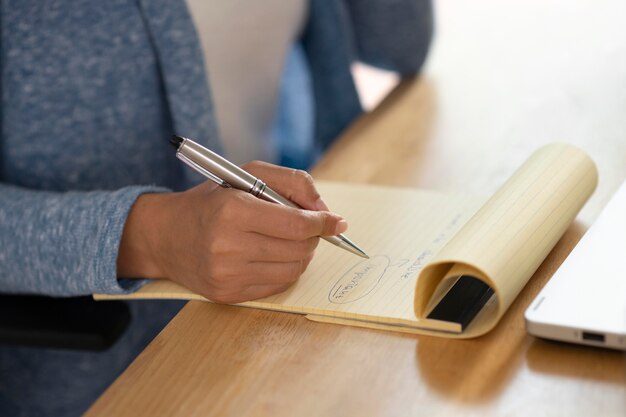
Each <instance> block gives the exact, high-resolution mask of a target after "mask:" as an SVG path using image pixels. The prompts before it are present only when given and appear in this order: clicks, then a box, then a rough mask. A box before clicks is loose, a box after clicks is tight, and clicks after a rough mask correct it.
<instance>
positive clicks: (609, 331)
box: [525, 182, 626, 350]
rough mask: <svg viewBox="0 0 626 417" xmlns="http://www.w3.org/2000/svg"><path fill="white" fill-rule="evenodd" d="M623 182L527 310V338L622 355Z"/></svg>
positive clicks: (625, 342) (625, 316)
mask: <svg viewBox="0 0 626 417" xmlns="http://www.w3.org/2000/svg"><path fill="white" fill-rule="evenodd" d="M625 256H626V182H624V183H623V184H622V186H621V187H620V188H619V190H618V191H617V193H615V195H614V196H613V197H612V198H611V201H610V202H609V204H608V205H607V206H606V207H605V208H604V210H603V211H602V213H601V214H600V216H598V218H597V220H596V221H595V223H594V224H593V225H592V226H591V228H590V229H589V230H588V231H587V233H586V234H585V235H584V236H583V238H582V239H581V240H580V242H578V244H577V245H576V247H575V248H574V250H572V252H571V253H570V255H569V256H568V258H567V259H566V260H565V262H563V264H562V265H561V267H560V268H559V269H558V271H557V272H556V273H555V274H554V276H553V277H552V278H551V279H550V281H549V282H548V283H547V284H546V286H545V287H544V288H543V289H542V290H541V292H540V293H539V294H538V295H537V297H536V298H535V300H534V301H533V302H532V303H531V304H530V306H529V307H528V309H527V310H526V314H525V318H526V328H527V330H528V332H529V333H530V334H533V335H535V336H539V337H545V338H548V339H555V340H562V341H566V342H574V343H580V344H585V345H591V346H600V347H609V348H614V349H622V350H626V272H625V271H624V267H623V265H622V260H623V259H624V257H625Z"/></svg>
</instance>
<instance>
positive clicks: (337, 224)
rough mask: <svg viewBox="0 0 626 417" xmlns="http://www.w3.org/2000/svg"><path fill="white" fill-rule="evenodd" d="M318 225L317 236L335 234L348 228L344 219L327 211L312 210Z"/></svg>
mask: <svg viewBox="0 0 626 417" xmlns="http://www.w3.org/2000/svg"><path fill="white" fill-rule="evenodd" d="M311 213H312V215H313V216H314V217H315V219H316V223H317V227H318V231H319V232H318V236H336V235H338V234H340V233H343V232H345V231H346V230H347V229H348V222H347V221H346V219H344V218H343V217H341V216H340V215H338V214H335V213H331V212H329V211H312V212H311Z"/></svg>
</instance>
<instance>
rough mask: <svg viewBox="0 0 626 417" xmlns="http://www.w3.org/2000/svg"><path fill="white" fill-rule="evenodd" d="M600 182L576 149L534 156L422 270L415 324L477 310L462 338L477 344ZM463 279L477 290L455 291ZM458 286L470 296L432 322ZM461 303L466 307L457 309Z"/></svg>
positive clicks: (555, 148) (561, 147) (557, 148)
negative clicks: (478, 339)
mask: <svg viewBox="0 0 626 417" xmlns="http://www.w3.org/2000/svg"><path fill="white" fill-rule="evenodd" d="M597 181H598V174H597V170H596V167H595V165H594V163H593V161H592V160H591V159H590V158H589V157H588V156H587V155H586V154H585V153H584V152H583V151H581V150H580V149H578V148H576V147H574V146H571V145H567V144H552V145H548V146H545V147H543V148H541V149H539V150H538V151H537V152H535V153H534V154H533V155H532V156H531V157H530V158H529V159H528V160H527V161H526V162H525V163H524V164H523V165H522V166H521V167H520V168H519V169H518V170H517V171H516V172H515V174H513V176H512V177H511V178H510V179H509V180H508V181H507V182H506V183H505V184H504V185H503V186H502V187H501V188H500V189H499V190H498V191H497V192H496V193H495V194H494V195H493V196H492V197H491V198H490V199H489V200H488V201H487V202H486V203H485V204H484V205H483V206H482V207H481V208H480V210H478V211H477V212H476V213H475V214H474V216H473V217H472V218H471V219H470V220H469V221H468V222H467V223H466V224H465V225H464V226H463V227H462V228H461V229H460V230H459V231H458V232H457V233H456V235H455V236H454V237H452V238H451V239H450V241H448V243H447V244H446V245H445V246H444V247H443V248H442V249H441V250H440V251H439V252H438V253H437V254H436V255H435V256H434V257H433V258H432V259H431V260H430V262H429V263H428V264H427V265H426V266H425V267H424V268H423V269H422V271H421V273H420V274H419V277H418V279H417V285H416V290H415V302H414V307H415V315H416V317H417V318H418V319H420V320H437V317H445V314H446V310H447V311H448V313H449V314H450V315H451V316H450V317H452V316H453V315H454V314H459V313H460V314H461V315H462V314H467V313H468V312H469V313H472V308H474V309H475V307H476V303H478V304H479V305H480V307H481V308H480V309H479V311H474V313H475V317H472V318H473V319H472V318H470V323H469V324H468V325H467V328H465V329H463V330H462V332H463V333H464V336H465V337H474V336H478V335H481V334H484V333H486V332H488V331H489V330H491V329H492V328H493V327H494V326H495V325H496V323H497V322H498V320H499V319H500V318H501V317H502V315H503V314H504V313H505V311H506V310H507V308H508V307H509V306H510V305H511V303H512V302H513V300H514V299H515V297H516V296H517V295H518V294H519V292H520V291H521V289H522V288H523V287H524V285H525V284H526V282H527V281H528V280H529V279H530V277H531V276H532V274H533V273H534V272H535V270H537V268H538V267H539V265H540V264H541V262H543V260H544V259H545V258H546V256H547V255H548V253H549V252H550V250H551V249H552V248H553V247H554V245H555V244H556V243H557V241H558V240H559V239H560V238H561V236H562V235H563V233H564V232H565V230H566V229H567V227H568V226H569V225H570V223H571V222H572V221H573V220H574V218H575V217H576V214H577V213H578V212H579V211H580V209H581V208H582V206H583V204H584V203H585V202H586V201H587V199H588V198H589V196H590V195H591V193H592V192H593V190H594V189H595V187H596V184H597ZM462 279H465V280H467V281H468V282H469V281H472V282H474V284H473V285H474V287H471V284H468V283H467V282H466V283H464V284H459V283H460V282H461V280H462ZM483 283H484V284H483ZM485 284H486V285H485ZM456 285H462V288H463V289H464V292H465V293H466V294H467V293H468V292H469V293H470V295H469V296H467V297H466V299H465V300H463V299H462V297H461V298H459V295H458V294H457V295H456V298H455V300H456V301H457V303H450V302H449V303H448V304H452V305H451V306H449V307H445V306H444V307H441V308H439V310H440V311H439V312H438V315H435V316H433V315H432V313H433V312H435V313H437V311H435V310H437V307H438V306H441V305H442V303H444V304H445V302H446V297H448V296H450V294H451V293H454V287H455V286H456ZM481 285H482V287H481ZM472 288H473V289H472ZM472 291H473V292H472ZM458 292H462V291H461V290H457V293H458ZM474 293H475V294H474ZM452 296H453V297H454V294H452ZM481 296H482V297H483V298H482V299H481ZM459 300H461V303H462V302H466V303H468V305H467V306H459V303H458V301H459ZM451 310H452V311H451ZM454 310H456V311H454ZM450 317H448V318H450ZM463 320H464V319H463V317H460V318H459V320H452V321H457V322H461V321H463ZM463 324H466V323H463ZM429 327H430V326H429Z"/></svg>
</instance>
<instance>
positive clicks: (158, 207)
mask: <svg viewBox="0 0 626 417" xmlns="http://www.w3.org/2000/svg"><path fill="white" fill-rule="evenodd" d="M173 198H174V194H173V193H154V194H143V195H141V196H139V197H138V198H137V200H136V201H135V204H133V206H132V207H131V209H130V211H129V213H128V217H127V218H126V223H125V224H124V231H123V233H122V239H121V241H120V247H119V252H118V257H117V276H118V277H120V278H163V277H165V273H164V271H162V270H161V268H160V266H159V262H158V259H159V256H160V252H162V250H161V243H162V242H161V240H162V238H163V236H164V235H165V234H164V233H163V226H165V225H166V224H167V220H166V218H167V213H168V212H169V207H170V202H171V200H172V199H173Z"/></svg>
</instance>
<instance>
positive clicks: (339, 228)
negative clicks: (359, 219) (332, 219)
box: [335, 219, 348, 235]
mask: <svg viewBox="0 0 626 417" xmlns="http://www.w3.org/2000/svg"><path fill="white" fill-rule="evenodd" d="M346 230H348V222H347V221H345V220H344V219H341V220H339V221H338V222H337V224H336V225H335V235H338V234H339V233H343V232H345V231H346Z"/></svg>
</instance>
